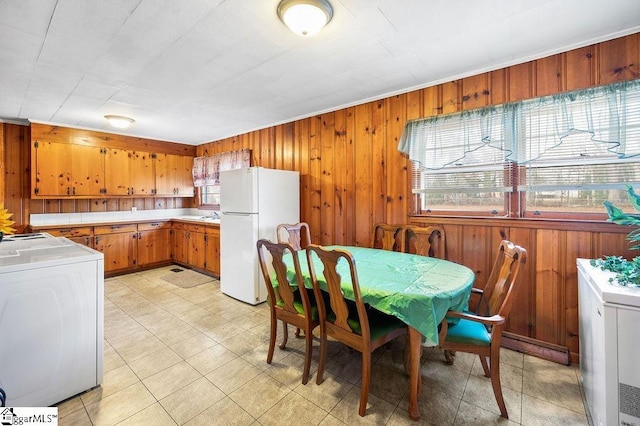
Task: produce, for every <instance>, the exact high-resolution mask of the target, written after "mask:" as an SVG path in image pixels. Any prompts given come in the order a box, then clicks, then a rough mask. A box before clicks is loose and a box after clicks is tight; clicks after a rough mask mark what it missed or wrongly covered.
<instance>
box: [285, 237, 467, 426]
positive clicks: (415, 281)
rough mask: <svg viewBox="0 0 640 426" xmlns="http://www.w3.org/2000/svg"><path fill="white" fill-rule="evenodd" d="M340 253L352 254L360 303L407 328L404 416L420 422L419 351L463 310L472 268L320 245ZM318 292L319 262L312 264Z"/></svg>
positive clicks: (302, 257) (305, 274) (344, 272)
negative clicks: (406, 411)
mask: <svg viewBox="0 0 640 426" xmlns="http://www.w3.org/2000/svg"><path fill="white" fill-rule="evenodd" d="M323 247H324V248H325V249H328V250H332V249H342V250H346V251H348V252H350V253H351V254H352V255H353V258H354V260H355V264H356V270H357V273H358V281H359V283H360V292H361V294H362V299H363V301H364V303H366V304H368V305H369V306H371V307H372V308H375V309H377V310H379V311H381V312H384V313H386V314H388V315H393V316H394V317H397V318H399V319H400V320H402V321H403V322H404V323H406V324H407V327H408V331H407V335H408V340H409V345H408V346H409V350H410V355H409V378H410V380H409V383H410V392H409V417H410V418H411V419H413V420H418V419H419V418H420V410H419V407H418V393H419V391H420V389H421V375H420V354H421V346H422V345H423V344H425V345H431V346H432V345H437V344H438V325H439V324H440V323H441V322H442V320H443V319H444V317H445V315H446V313H447V311H448V310H454V311H463V310H465V309H467V307H468V304H469V297H470V295H471V287H473V282H474V279H475V274H474V273H473V271H472V270H471V269H469V268H468V267H466V266H464V265H460V264H458V263H454V262H450V261H447V260H443V259H438V258H433V257H427V256H421V255H415V254H409V253H400V252H395V251H389V250H380V249H373V248H365V247H355V246H340V245H333V246H323ZM296 254H297V256H298V259H299V261H300V269H301V271H302V278H303V280H304V286H305V287H307V288H312V284H311V277H310V274H309V266H308V264H307V257H306V252H305V250H300V251H298V252H296ZM284 261H285V263H286V264H287V268H288V275H289V280H290V282H292V283H295V282H296V277H295V271H294V268H293V260H292V259H291V258H287V257H285V258H284ZM313 262H314V268H315V270H316V271H317V276H318V280H319V285H320V287H321V288H322V287H323V285H326V283H324V281H323V279H324V277H323V274H322V270H323V266H322V262H321V261H320V260H319V259H317V258H315V259H313ZM342 263H344V264H338V272H339V273H340V275H341V277H342V278H343V280H344V282H343V287H342V289H343V292H344V296H345V298H347V299H350V300H353V299H354V296H353V288H352V286H351V283H350V274H349V269H348V266H347V264H346V262H342Z"/></svg>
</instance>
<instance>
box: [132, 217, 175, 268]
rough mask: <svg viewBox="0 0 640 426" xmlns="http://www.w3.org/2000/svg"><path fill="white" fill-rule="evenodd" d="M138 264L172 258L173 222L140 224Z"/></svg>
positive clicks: (148, 263)
mask: <svg viewBox="0 0 640 426" xmlns="http://www.w3.org/2000/svg"><path fill="white" fill-rule="evenodd" d="M137 240H138V242H137V244H138V249H137V253H138V257H137V264H138V266H148V265H153V264H156V263H163V262H168V261H170V260H171V244H170V243H169V242H170V241H171V222H151V223H139V224H138V238H137Z"/></svg>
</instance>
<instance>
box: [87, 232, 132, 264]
mask: <svg viewBox="0 0 640 426" xmlns="http://www.w3.org/2000/svg"><path fill="white" fill-rule="evenodd" d="M136 238H137V232H123V233H119V234H105V235H96V237H95V238H94V248H95V249H96V250H98V251H100V252H102V253H104V272H105V273H107V272H112V271H118V270H121V269H131V268H133V267H134V266H135V265H136V260H135V259H136V247H137V244H136Z"/></svg>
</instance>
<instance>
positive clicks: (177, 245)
mask: <svg viewBox="0 0 640 426" xmlns="http://www.w3.org/2000/svg"><path fill="white" fill-rule="evenodd" d="M173 260H175V261H176V262H179V263H189V232H188V231H187V230H185V229H179V228H174V229H173Z"/></svg>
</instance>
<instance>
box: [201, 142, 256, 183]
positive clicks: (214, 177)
mask: <svg viewBox="0 0 640 426" xmlns="http://www.w3.org/2000/svg"><path fill="white" fill-rule="evenodd" d="M250 165H251V150H250V149H242V150H239V151H228V152H222V153H220V154H214V155H209V156H206V157H196V158H194V159H193V170H192V174H193V184H194V186H195V187H196V188H200V187H203V186H210V185H219V184H220V172H222V171H224V170H233V169H240V168H242V167H249V166H250Z"/></svg>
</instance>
